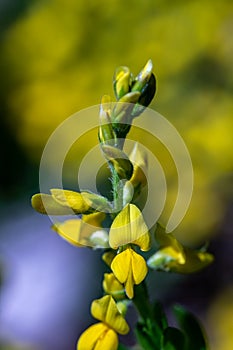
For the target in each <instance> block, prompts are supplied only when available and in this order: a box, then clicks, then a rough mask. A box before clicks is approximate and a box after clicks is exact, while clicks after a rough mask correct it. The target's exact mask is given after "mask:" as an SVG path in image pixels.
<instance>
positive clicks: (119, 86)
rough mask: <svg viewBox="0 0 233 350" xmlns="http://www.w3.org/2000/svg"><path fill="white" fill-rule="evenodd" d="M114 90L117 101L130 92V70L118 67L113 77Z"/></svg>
mask: <svg viewBox="0 0 233 350" xmlns="http://www.w3.org/2000/svg"><path fill="white" fill-rule="evenodd" d="M113 88H114V92H115V96H116V98H117V100H119V99H120V98H121V97H122V96H124V95H125V94H127V93H128V92H129V91H130V70H129V68H128V67H124V66H121V67H118V68H117V69H116V70H115V73H114V76H113Z"/></svg>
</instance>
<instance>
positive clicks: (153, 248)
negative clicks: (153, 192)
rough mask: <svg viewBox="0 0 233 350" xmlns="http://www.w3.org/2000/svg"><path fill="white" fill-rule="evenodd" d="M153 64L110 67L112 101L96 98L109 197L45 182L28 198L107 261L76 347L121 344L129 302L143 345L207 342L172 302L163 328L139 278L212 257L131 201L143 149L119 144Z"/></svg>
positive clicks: (139, 111) (193, 268) (195, 267)
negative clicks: (151, 221) (173, 323)
mask: <svg viewBox="0 0 233 350" xmlns="http://www.w3.org/2000/svg"><path fill="white" fill-rule="evenodd" d="M152 69H153V65H152V62H151V60H149V61H148V62H147V64H146V65H145V66H144V68H143V69H142V70H141V71H140V72H139V74H138V75H137V76H136V77H134V76H133V74H132V73H131V71H130V70H129V68H128V67H119V68H117V69H116V71H115V74H114V77H113V88H114V92H115V96H116V100H117V101H116V102H113V101H111V98H110V97H109V96H104V97H103V98H102V101H101V107H100V111H99V131H98V138H99V144H100V149H101V152H102V154H103V156H104V158H105V159H106V162H107V164H108V167H109V170H110V173H111V186H112V193H111V196H109V197H108V198H106V197H105V196H102V195H101V194H99V193H92V192H90V191H88V190H83V191H80V192H75V191H71V190H64V189H51V190H50V194H45V193H39V194H35V195H34V196H33V197H32V206H33V208H34V209H35V210H37V211H38V212H39V213H41V214H48V215H55V216H56V215H57V216H61V215H64V216H67V215H70V214H72V215H73V216H75V217H74V218H72V219H66V220H65V221H63V222H56V223H55V224H54V225H53V226H52V229H53V230H54V231H56V232H57V234H59V235H60V236H61V237H62V238H63V239H65V240H66V241H68V242H69V243H70V244H72V245H74V246H76V247H89V248H91V249H100V250H101V251H102V252H103V254H102V259H103V261H104V262H105V264H106V267H107V268H108V272H106V273H105V274H104V278H103V282H102V286H103V297H101V298H99V299H96V300H94V301H93V302H92V305H91V314H92V316H93V317H94V318H95V319H96V320H98V321H99V322H98V323H95V324H94V325H91V326H90V327H89V328H88V329H86V330H85V331H84V332H83V333H82V335H81V336H80V338H79V340H78V342H77V350H97V349H103V350H117V349H122V350H123V349H127V348H126V347H125V345H123V344H119V340H118V335H119V334H120V335H125V334H127V333H128V332H129V330H130V326H129V324H128V321H127V309H128V307H129V305H131V304H133V305H134V306H135V307H136V309H137V311H138V322H137V324H136V328H135V330H134V331H135V335H136V338H137V341H138V344H140V346H141V348H142V349H146V350H173V349H177V350H201V349H202V350H204V349H207V345H206V340H205V336H204V335H203V332H202V329H201V327H200V325H199V323H198V321H197V320H196V319H195V318H194V316H193V315H191V314H190V313H189V312H188V311H186V310H185V309H184V308H182V307H180V306H176V307H175V309H174V313H175V316H176V318H177V321H178V324H179V326H180V328H179V329H178V328H174V327H170V326H169V325H168V321H167V318H166V316H165V314H164V312H163V310H162V307H161V306H160V304H159V303H157V302H156V303H155V304H154V305H151V303H150V300H149V296H148V292H147V287H146V282H145V278H146V276H147V274H148V271H149V270H152V271H153V270H156V271H166V272H176V273H183V274H190V273H194V272H197V271H199V270H201V269H202V268H204V267H206V266H208V265H209V264H210V263H211V262H212V261H213V256H212V255H211V254H210V253H208V252H206V247H203V248H201V249H199V250H198V249H191V248H189V247H186V246H183V245H182V244H181V243H180V242H179V241H178V240H177V239H176V237H175V236H174V235H173V234H172V233H166V229H165V228H164V227H163V225H162V224H161V223H159V222H157V223H156V225H155V226H153V227H152V228H151V227H148V226H147V223H146V222H145V220H144V217H143V213H142V211H141V210H140V209H139V206H138V204H137V203H138V201H139V200H140V195H141V193H142V192H143V190H144V189H145V188H147V187H148V181H147V169H148V159H147V154H146V152H145V151H144V150H143V149H141V148H140V146H139V144H138V143H135V145H134V147H133V149H132V151H131V153H130V154H127V153H126V152H125V151H124V144H125V140H126V137H127V134H128V133H129V131H130V129H131V125H132V123H133V120H134V118H138V117H139V116H140V117H141V118H143V112H144V110H145V109H146V107H147V106H148V105H149V104H150V102H151V101H152V99H153V97H154V94H155V91H156V79H155V76H154V74H153V72H152ZM150 166H153V164H151V165H150ZM148 191H150V188H148ZM144 252H147V253H146V254H145V253H144ZM148 255H149V258H148ZM158 288H159V286H158Z"/></svg>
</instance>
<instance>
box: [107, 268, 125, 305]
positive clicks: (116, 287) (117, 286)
mask: <svg viewBox="0 0 233 350" xmlns="http://www.w3.org/2000/svg"><path fill="white" fill-rule="evenodd" d="M103 289H104V291H105V293H107V294H110V295H112V296H113V297H114V298H115V299H117V300H119V299H122V298H124V297H125V292H124V287H123V285H122V284H121V283H120V282H119V281H118V279H117V278H116V277H115V275H114V273H105V274H104V280H103Z"/></svg>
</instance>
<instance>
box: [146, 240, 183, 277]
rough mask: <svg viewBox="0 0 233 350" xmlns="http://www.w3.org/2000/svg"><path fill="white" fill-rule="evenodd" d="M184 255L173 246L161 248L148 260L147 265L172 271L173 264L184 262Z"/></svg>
mask: <svg viewBox="0 0 233 350" xmlns="http://www.w3.org/2000/svg"><path fill="white" fill-rule="evenodd" d="M184 263H185V260H184V259H183V255H181V254H180V253H179V252H177V251H176V250H175V249H174V248H173V247H170V246H169V247H165V248H162V249H159V250H158V251H157V252H156V253H155V254H153V255H152V256H151V257H150V258H149V259H148V261H147V265H148V266H149V267H150V268H152V269H154V270H164V271H170V270H171V266H175V265H180V264H184Z"/></svg>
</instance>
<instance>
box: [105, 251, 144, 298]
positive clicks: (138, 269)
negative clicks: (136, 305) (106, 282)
mask: <svg viewBox="0 0 233 350" xmlns="http://www.w3.org/2000/svg"><path fill="white" fill-rule="evenodd" d="M111 269H112V271H113V273H114V275H115V276H116V278H117V279H118V280H119V281H120V282H121V283H123V284H124V285H125V292H126V294H127V296H128V297H129V299H132V298H133V297H134V290H133V287H134V284H139V283H141V282H142V281H143V280H144V278H145V277H146V274H147V266H146V262H145V260H144V258H143V257H142V256H141V255H139V254H137V253H136V252H135V251H134V250H133V249H132V248H127V249H126V250H124V251H123V252H122V253H120V254H117V256H116V257H115V258H114V260H113V262H112V264H111Z"/></svg>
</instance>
